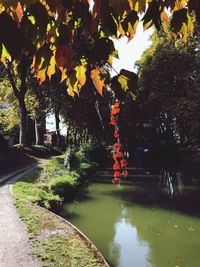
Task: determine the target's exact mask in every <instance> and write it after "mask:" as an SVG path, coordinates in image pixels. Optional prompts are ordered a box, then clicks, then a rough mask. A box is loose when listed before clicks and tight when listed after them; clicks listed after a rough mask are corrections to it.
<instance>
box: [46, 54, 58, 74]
mask: <svg viewBox="0 0 200 267" xmlns="http://www.w3.org/2000/svg"><path fill="white" fill-rule="evenodd" d="M55 72H56V62H55V57H54V56H52V57H51V60H50V65H49V66H48V68H47V75H48V77H49V79H51V76H52V75H53V74H55Z"/></svg>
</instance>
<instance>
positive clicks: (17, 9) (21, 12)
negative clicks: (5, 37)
mask: <svg viewBox="0 0 200 267" xmlns="http://www.w3.org/2000/svg"><path fill="white" fill-rule="evenodd" d="M16 13H17V16H18V19H19V22H21V20H22V17H23V9H22V6H21V4H20V2H18V4H17V8H16Z"/></svg>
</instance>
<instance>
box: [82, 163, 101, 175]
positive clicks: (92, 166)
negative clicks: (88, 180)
mask: <svg viewBox="0 0 200 267" xmlns="http://www.w3.org/2000/svg"><path fill="white" fill-rule="evenodd" d="M97 167H98V163H96V162H82V163H80V167H79V171H80V173H81V174H83V175H87V174H91V173H93V172H94V171H96V169H97Z"/></svg>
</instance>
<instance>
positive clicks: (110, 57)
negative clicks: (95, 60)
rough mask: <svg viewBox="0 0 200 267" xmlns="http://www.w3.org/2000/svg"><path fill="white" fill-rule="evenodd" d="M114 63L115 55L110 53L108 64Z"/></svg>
mask: <svg viewBox="0 0 200 267" xmlns="http://www.w3.org/2000/svg"><path fill="white" fill-rule="evenodd" d="M112 63H113V56H112V55H109V58H108V64H110V65H111V66H112Z"/></svg>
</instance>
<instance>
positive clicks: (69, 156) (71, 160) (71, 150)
mask: <svg viewBox="0 0 200 267" xmlns="http://www.w3.org/2000/svg"><path fill="white" fill-rule="evenodd" d="M76 153H77V150H76V148H75V147H68V148H67V150H66V152H65V157H64V165H65V167H66V168H68V169H69V170H71V169H74V168H76V167H77V166H78V164H79V160H78V158H77V155H76Z"/></svg>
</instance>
